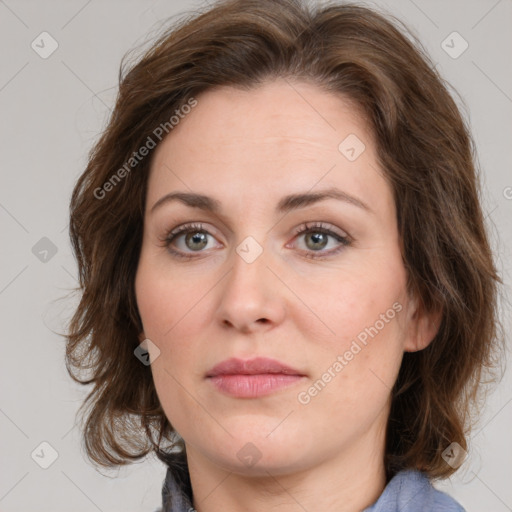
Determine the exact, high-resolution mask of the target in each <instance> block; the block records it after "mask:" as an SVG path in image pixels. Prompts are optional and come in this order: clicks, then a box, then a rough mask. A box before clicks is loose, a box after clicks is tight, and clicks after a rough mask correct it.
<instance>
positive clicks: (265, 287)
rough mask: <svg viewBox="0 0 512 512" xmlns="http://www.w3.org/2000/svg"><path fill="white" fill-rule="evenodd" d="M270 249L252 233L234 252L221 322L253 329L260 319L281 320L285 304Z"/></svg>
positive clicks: (223, 300) (223, 293) (220, 309)
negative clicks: (271, 261) (271, 259)
mask: <svg viewBox="0 0 512 512" xmlns="http://www.w3.org/2000/svg"><path fill="white" fill-rule="evenodd" d="M268 251H269V249H264V248H263V246H262V245H261V244H260V243H259V242H258V241H256V239H255V238H253V237H250V236H249V237H246V238H245V239H244V240H242V242H241V243H240V244H239V245H238V246H237V247H236V248H235V250H234V251H233V254H232V266H231V270H230V271H229V272H228V274H227V275H226V277H225V284H224V288H223V290H222V296H221V298H220V308H219V316H220V320H221V322H223V323H226V322H227V323H230V324H231V325H233V326H234V327H237V328H239V329H250V328H251V325H252V326H254V325H257V324H256V322H259V323H262V321H263V320H265V322H264V323H267V322H278V321H279V320H280V318H281V315H282V313H283V305H282V303H281V300H280V296H279V294H278V293H276V284H277V283H275V282H274V281H276V277H275V276H274V275H273V273H272V272H271V271H270V270H269V269H268V268H267V265H268V263H269V257H268V256H269V254H268ZM277 288H278V287H277Z"/></svg>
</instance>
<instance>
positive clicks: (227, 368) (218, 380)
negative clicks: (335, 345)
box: [206, 357, 305, 398]
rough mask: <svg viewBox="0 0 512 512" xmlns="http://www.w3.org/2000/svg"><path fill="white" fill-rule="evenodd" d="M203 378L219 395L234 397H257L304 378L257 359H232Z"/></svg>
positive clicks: (272, 361) (274, 362)
mask: <svg viewBox="0 0 512 512" xmlns="http://www.w3.org/2000/svg"><path fill="white" fill-rule="evenodd" d="M206 378H207V379H208V380H209V381H210V382H211V383H212V384H213V386H214V387H215V388H216V389H217V390H218V391H220V392H222V393H224V394H227V395H230V396H233V397H237V398H257V397H261V396H266V395H270V394H272V393H275V392H277V391H278V390H281V389H283V388H287V387H289V386H292V385H294V384H296V383H298V382H300V381H302V380H303V379H304V378H305V375H304V374H303V373H302V372H301V371H299V370H297V369H295V368H292V367H290V366H288V365H286V364H284V363H281V362H280V361H277V360H275V359H268V358H264V357H257V358H254V359H249V360H246V361H244V360H242V359H236V358H231V359H227V360H226V361H223V362H222V363H220V364H218V365H216V366H214V367H213V368H212V369H211V370H210V371H209V372H208V373H207V375H206Z"/></svg>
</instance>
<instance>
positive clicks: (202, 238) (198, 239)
mask: <svg viewBox="0 0 512 512" xmlns="http://www.w3.org/2000/svg"><path fill="white" fill-rule="evenodd" d="M190 240H191V241H192V243H193V244H199V246H196V247H191V246H190V245H189V244H188V242H189V241H190ZM186 242H187V246H188V247H189V249H192V250H193V251H198V250H200V249H202V248H203V247H205V246H206V244H207V243H208V241H207V239H206V233H199V232H197V233H189V234H188V235H187V236H186Z"/></svg>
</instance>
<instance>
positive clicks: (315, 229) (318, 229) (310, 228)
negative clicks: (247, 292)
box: [163, 222, 352, 260]
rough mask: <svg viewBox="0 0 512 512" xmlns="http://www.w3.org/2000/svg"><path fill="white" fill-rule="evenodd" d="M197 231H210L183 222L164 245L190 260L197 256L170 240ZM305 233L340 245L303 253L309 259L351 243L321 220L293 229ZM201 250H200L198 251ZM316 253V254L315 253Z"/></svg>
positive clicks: (338, 249)
mask: <svg viewBox="0 0 512 512" xmlns="http://www.w3.org/2000/svg"><path fill="white" fill-rule="evenodd" d="M197 232H203V233H207V234H208V235H210V236H213V235H211V233H209V232H208V231H207V230H206V229H204V227H203V225H202V224H200V223H199V224H184V225H182V226H179V227H177V228H176V229H173V230H172V231H170V232H168V233H167V234H166V235H165V237H164V239H163V242H164V245H165V247H166V248H167V250H168V251H169V252H170V253H171V254H172V255H173V256H176V257H178V258H181V259H185V260H191V259H194V258H196V257H197V256H196V255H194V254H187V253H185V254H184V253H182V252H181V251H177V250H175V249H172V248H171V244H172V242H174V241H175V240H176V238H178V236H180V235H185V234H188V233H197ZM307 233H323V234H325V235H329V236H331V237H333V238H334V239H335V240H336V241H338V242H339V243H340V246H339V247H337V248H336V249H331V250H330V251H310V252H309V253H305V254H304V256H305V257H306V258H311V259H321V258H325V257H327V256H334V255H335V254H337V253H338V252H340V251H341V250H342V249H343V248H344V247H347V246H349V245H350V244H351V243H352V240H351V239H350V237H348V236H342V235H340V234H338V233H335V232H334V231H332V230H330V229H328V228H326V227H325V226H324V225H323V224H322V223H321V222H313V223H307V222H306V223H304V224H302V225H301V226H299V227H298V228H297V229H296V230H295V233H294V234H295V237H298V236H299V235H303V234H307ZM198 252H201V251H198ZM315 253H317V254H315Z"/></svg>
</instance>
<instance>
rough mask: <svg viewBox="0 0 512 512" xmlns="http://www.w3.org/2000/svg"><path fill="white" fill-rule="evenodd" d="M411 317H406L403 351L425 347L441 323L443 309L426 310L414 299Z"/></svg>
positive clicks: (415, 350) (413, 350)
mask: <svg viewBox="0 0 512 512" xmlns="http://www.w3.org/2000/svg"><path fill="white" fill-rule="evenodd" d="M413 302H414V306H413V308H414V309H413V310H412V311H411V317H410V318H409V319H408V329H407V330H408V333H407V339H406V341H405V345H404V351H405V352H418V351H419V350H423V349H425V348H427V347H428V346H429V345H430V343H431V342H432V340H433V339H434V338H435V336H436V334H437V333H438V331H439V327H440V325H441V320H442V317H443V311H442V310H441V309H438V310H435V311H427V310H426V309H425V306H424V305H423V303H422V302H421V301H418V300H414V301H413Z"/></svg>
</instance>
